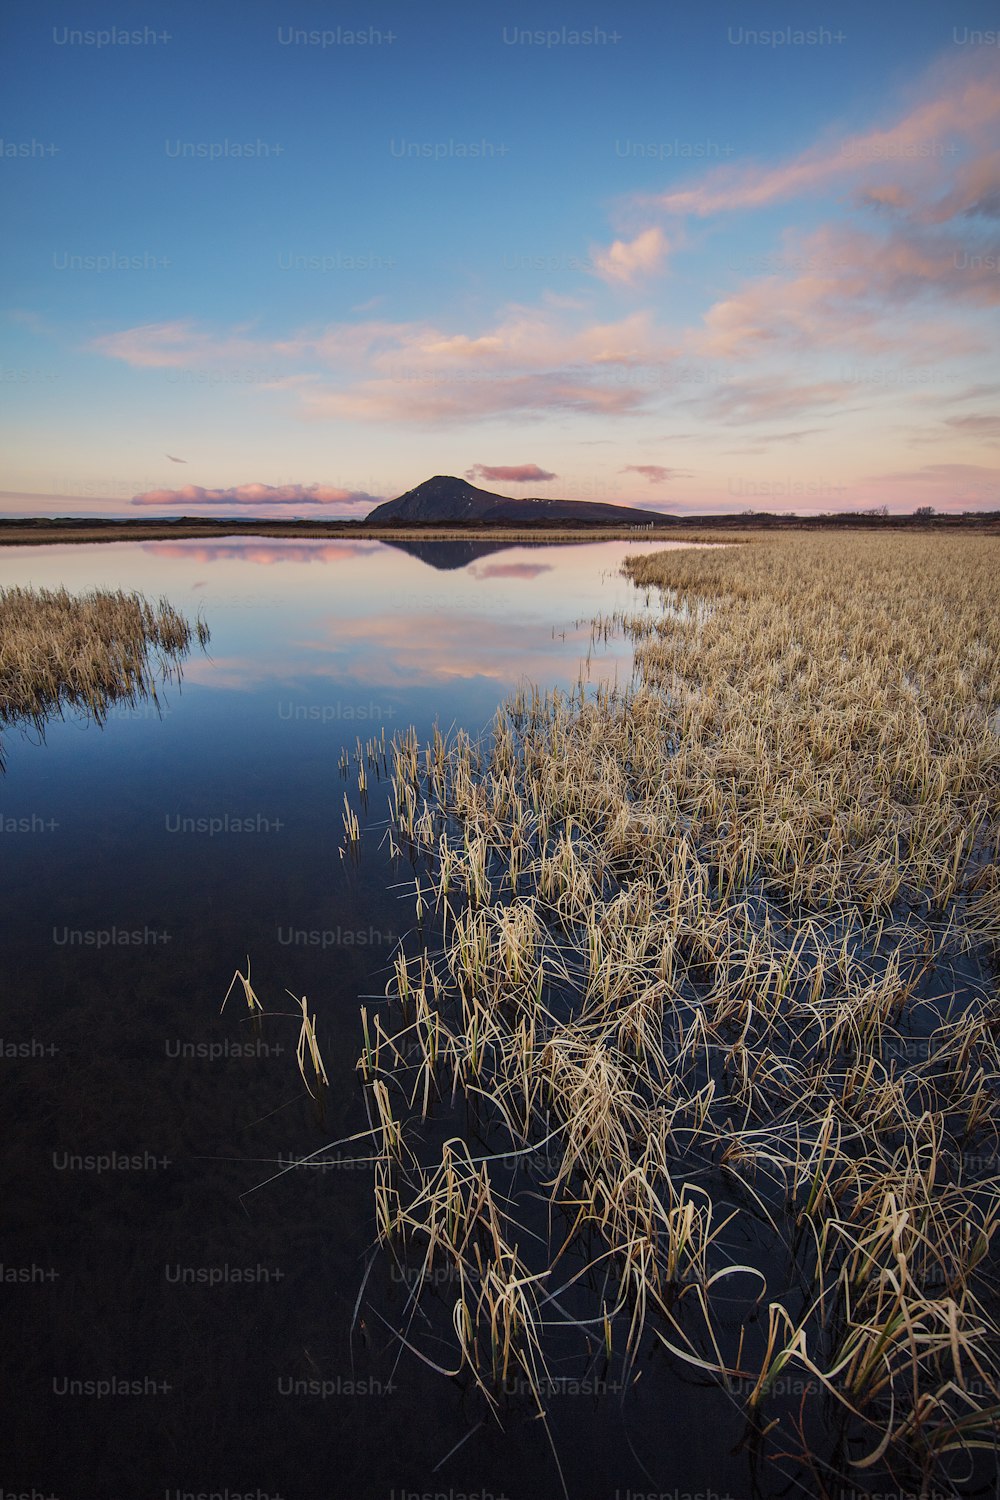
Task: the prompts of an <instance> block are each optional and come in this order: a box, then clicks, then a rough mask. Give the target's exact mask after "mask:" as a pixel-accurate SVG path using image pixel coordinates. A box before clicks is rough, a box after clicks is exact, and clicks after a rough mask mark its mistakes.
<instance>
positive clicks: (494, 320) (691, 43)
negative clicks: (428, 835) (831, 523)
mask: <svg viewBox="0 0 1000 1500" xmlns="http://www.w3.org/2000/svg"><path fill="white" fill-rule="evenodd" d="M998 25H1000V22H998V20H997V16H996V10H995V7H993V6H990V5H987V4H985V3H982V4H980V3H975V0H973V3H965V0H958V3H949V4H947V5H945V4H943V3H942V4H924V5H920V6H913V5H903V4H898V3H894V4H890V5H883V6H880V7H873V6H870V5H861V4H857V3H848V4H843V3H838V4H837V5H833V4H830V5H824V4H821V3H809V4H808V5H801V4H799V5H782V4H774V5H766V6H765V5H759V4H758V5H754V6H750V7H745V6H738V5H718V4H713V3H709V4H707V5H704V6H699V7H683V8H682V7H673V6H665V5H659V4H642V5H639V4H631V5H629V4H626V5H624V6H621V5H618V6H615V7H614V8H612V7H610V6H609V7H604V8H602V6H601V5H600V4H598V5H596V6H594V7H588V8H583V7H579V6H570V5H543V6H532V7H529V6H521V7H514V8H513V9H512V10H511V11H507V10H506V9H504V8H499V7H493V6H487V5H459V4H452V3H448V0H446V3H437V4H435V5H433V6H428V7H417V6H416V5H412V4H411V5H399V4H395V5H385V6H382V5H372V4H368V5H365V6H360V5H350V4H348V5H342V6H341V5H338V6H332V5H328V4H324V3H321V0H302V3H300V4H292V5H287V4H285V3H283V0H280V3H279V0H211V3H209V4H205V3H193V0H170V3H160V4H153V3H150V4H145V3H141V0H132V3H131V4H128V5H124V4H123V5H88V4H76V3H72V0H60V3H58V4H45V3H27V0H15V3H12V4H9V5H8V6H7V8H6V10H5V12H4V13H3V21H2V30H3V55H4V59H5V61H4V64H3V73H4V76H3V89H2V99H3V102H2V104H0V135H2V137H3V155H2V156H0V174H2V176H0V188H2V196H3V200H4V207H5V213H4V214H3V223H4V225H5V228H4V229H3V232H2V240H0V254H2V266H3V287H4V292H3V297H2V305H3V325H2V326H3V330H4V355H3V359H2V376H3V398H4V399H3V418H2V421H3V436H4V449H5V452H6V454H7V458H6V461H5V465H4V468H3V471H2V472H0V490H2V491H3V496H2V497H0V513H7V514H22V513H30V512H37V513H59V514H73V513H78V514H91V513H108V514H111V513H115V514H147V515H148V514H158V513H180V512H182V511H183V512H194V511H198V510H201V511H205V512H207V513H230V514H274V513H277V512H278V511H282V512H284V513H289V514H310V515H338V514H344V515H362V514H364V511H365V510H366V508H367V507H368V506H369V505H370V504H372V503H374V502H375V501H376V500H378V499H381V498H384V497H386V496H389V495H394V494H398V493H400V492H401V491H402V490H404V489H407V488H409V487H410V486H411V485H413V484H415V483H418V482H419V481H420V480H421V479H423V478H425V477H427V476H428V475H430V474H432V473H439V472H447V473H456V474H463V473H469V474H471V475H474V476H475V477H476V478H477V480H478V482H480V483H482V484H484V485H485V486H486V487H487V488H497V489H499V490H501V491H502V492H503V493H510V494H535V493H540V494H553V495H570V496H575V497H579V498H591V499H620V500H624V501H627V502H632V503H635V504H638V505H648V506H655V507H657V508H663V509H667V510H673V511H676V512H678V513H696V512H698V511H702V512H705V511H712V510H742V509H746V508H755V509H790V510H798V511H800V512H803V513H805V512H809V511H816V510H824V509H844V508H855V507H868V506H873V505H882V504H886V505H888V506H889V508H890V509H891V510H910V509H912V508H913V507H914V505H916V504H927V503H931V504H934V505H935V506H937V507H938V508H940V509H980V508H1000V485H998V482H997V481H998V476H1000V466H998V463H997V448H998V443H1000V418H998V417H997V415H996V413H997V400H996V395H997V376H996V363H995V352H994V351H995V349H996V347H997V329H996V314H997V306H998V303H1000V270H998V265H1000V234H998V218H1000V46H998V45H997V27H998ZM126 34H127V36H128V40H126ZM539 34H541V35H539ZM362 36H363V37H365V38H367V40H362V39H361V37H362ZM167 455H172V457H168V456H167ZM176 460H182V461H183V462H177V461H176Z"/></svg>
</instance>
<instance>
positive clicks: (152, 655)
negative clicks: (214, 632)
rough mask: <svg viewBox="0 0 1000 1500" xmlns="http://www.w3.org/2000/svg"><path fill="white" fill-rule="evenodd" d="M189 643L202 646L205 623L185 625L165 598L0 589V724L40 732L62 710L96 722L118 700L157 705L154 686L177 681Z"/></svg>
mask: <svg viewBox="0 0 1000 1500" xmlns="http://www.w3.org/2000/svg"><path fill="white" fill-rule="evenodd" d="M195 640H197V642H198V643H199V645H200V646H201V647H202V648H204V647H205V646H207V644H208V641H209V630H208V626H207V625H206V623H205V621H204V620H203V619H202V618H201V616H200V615H199V617H198V618H197V620H196V621H195V622H194V624H193V625H192V624H191V623H190V622H189V621H188V620H187V619H186V618H185V617H184V616H183V615H182V614H179V613H178V611H177V610H175V609H174V608H173V607H172V606H171V605H170V604H169V603H168V602H167V600H166V599H160V600H159V602H158V603H157V604H152V603H150V601H149V600H148V599H145V598H144V597H143V596H142V595H141V594H138V593H131V594H127V593H123V592H121V591H120V590H119V591H112V590H107V589H93V590H91V591H90V592H89V593H86V594H71V593H69V591H68V590H67V589H65V588H60V589H32V588H8V589H0V727H3V726H4V725H14V724H21V725H30V726H32V727H34V728H35V729H36V730H37V731H38V732H39V733H42V732H43V731H44V726H45V723H46V721H47V720H48V719H49V718H51V717H52V716H53V715H62V714H63V713H64V712H65V710H66V709H67V708H69V709H75V710H80V711H83V712H84V713H86V714H87V715H89V716H90V717H91V718H92V719H94V720H95V721H96V722H97V723H98V724H102V723H104V721H105V720H106V719H107V716H108V713H109V712H110V710H111V709H112V708H113V707H114V706H115V705H117V704H120V703H127V704H129V705H131V706H132V707H134V706H135V705H136V704H138V703H140V702H142V701H144V700H146V699H147V698H152V699H153V701H154V702H156V701H158V700H157V692H156V689H157V686H158V684H161V683H163V682H168V681H171V680H179V678H180V675H181V662H182V659H183V658H184V657H185V656H186V655H187V653H188V652H189V651H190V649H191V646H192V644H193V642H194V641H195Z"/></svg>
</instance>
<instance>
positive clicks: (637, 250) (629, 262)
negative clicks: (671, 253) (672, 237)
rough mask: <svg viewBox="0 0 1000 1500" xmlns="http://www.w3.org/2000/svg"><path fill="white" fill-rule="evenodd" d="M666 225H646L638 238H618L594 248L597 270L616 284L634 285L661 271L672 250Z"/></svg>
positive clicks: (593, 254) (597, 272)
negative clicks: (664, 231) (599, 247)
mask: <svg viewBox="0 0 1000 1500" xmlns="http://www.w3.org/2000/svg"><path fill="white" fill-rule="evenodd" d="M669 248H670V247H669V245H668V243H667V238H666V235H665V234H664V233H663V231H662V229H658V228H656V227H653V228H651V229H644V230H643V231H642V232H641V233H640V234H637V235H636V237H635V239H634V240H615V241H614V242H613V243H612V244H610V245H609V246H608V248H607V249H606V250H598V249H591V252H590V258H591V261H592V263H593V266H594V274H595V275H596V276H599V277H600V278H601V279H602V281H607V282H609V283H611V284H612V285H618V286H631V285H632V283H633V282H635V281H638V280H640V279H641V278H643V277H647V276H652V275H654V274H655V273H656V272H657V271H661V270H662V269H663V267H664V262H665V261H666V258H667V251H668V250H669Z"/></svg>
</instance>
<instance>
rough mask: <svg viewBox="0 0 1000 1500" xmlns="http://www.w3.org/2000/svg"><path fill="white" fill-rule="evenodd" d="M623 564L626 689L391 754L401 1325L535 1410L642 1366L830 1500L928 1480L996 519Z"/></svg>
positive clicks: (977, 1301)
mask: <svg viewBox="0 0 1000 1500" xmlns="http://www.w3.org/2000/svg"><path fill="white" fill-rule="evenodd" d="M627 571H628V572H629V574H630V576H631V577H632V578H633V580H634V581H635V583H636V584H637V585H638V587H639V589H640V590H645V591H646V592H647V595H648V598H649V601H650V603H651V604H653V605H655V606H656V607H655V608H653V609H652V610H650V611H645V610H641V609H640V608H639V604H640V603H641V595H640V596H638V597H637V609H636V613H635V614H634V615H632V616H628V617H619V618H617V619H615V620H611V621H608V620H604V621H598V622H595V634H597V635H603V634H604V633H606V632H607V631H608V630H609V629H614V630H621V631H624V632H626V633H627V634H628V635H630V636H631V637H632V638H633V640H634V645H635V655H636V669H637V677H636V680H635V681H634V682H633V684H632V685H631V686H630V687H629V688H628V689H626V690H622V691H618V692H613V691H609V690H604V689H602V690H600V691H599V692H598V693H597V694H596V695H584V694H583V693H582V692H579V693H575V694H573V695H570V696H564V695H559V694H544V693H539V692H537V691H535V692H522V693H520V694H518V695H516V696H515V697H513V698H512V699H511V700H510V701H509V702H508V703H506V704H505V705H504V706H503V708H502V709H501V711H500V712H499V714H498V716H497V719H496V722H495V725H494V731H493V733H492V735H491V736H490V737H489V739H488V741H486V742H484V743H483V745H481V746H477V745H474V744H471V743H470V742H469V740H468V738H467V737H466V736H465V735H463V734H461V733H459V734H458V735H457V736H456V737H454V738H452V739H451V740H449V741H446V740H444V739H443V738H441V737H440V736H435V739H434V741H433V743H431V744H429V745H426V746H421V745H420V744H418V741H417V738H416V735H415V734H414V733H413V732H412V731H411V732H410V733H408V734H406V735H401V736H397V739H396V741H395V744H394V746H393V747H392V749H391V751H390V756H391V759H390V762H389V769H390V770H391V774H392V797H393V819H392V824H391V831H390V837H391V838H392V839H393V842H394V846H395V847H396V848H397V850H398V852H399V855H400V858H401V860H402V859H409V860H410V861H412V866H413V877H414V880H413V884H414V921H415V924H416V925H415V928H414V932H413V934H411V937H410V939H409V940H408V941H407V943H406V944H405V945H404V949H403V950H402V951H401V952H400V954H399V955H398V957H397V959H396V963H395V969H394V973H393V976H392V978H391V980H390V982H389V984H388V986H387V998H386V1003H385V1005H384V1006H382V1005H375V1006H372V1005H368V1006H367V1007H366V1008H365V1010H364V1012H363V1015H362V1025H363V1033H364V1051H363V1055H362V1057H361V1059H360V1062H359V1068H360V1070H361V1073H362V1076H363V1079H364V1081H365V1085H366V1094H367V1099H368V1103H369V1110H370V1116H371V1124H372V1133H373V1139H374V1141H375V1143H376V1153H375V1154H376V1162H375V1174H374V1207H375V1214H376V1218H377V1223H378V1232H379V1237H380V1239H381V1241H382V1243H383V1245H384V1247H385V1248H386V1250H387V1252H388V1254H389V1255H391V1256H393V1257H395V1258H396V1259H397V1260H398V1261H399V1263H400V1265H402V1266H403V1267H405V1269H406V1274H407V1277H408V1278H409V1280H410V1285H411V1287H412V1292H411V1295H410V1297H409V1298H408V1299H407V1306H406V1310H405V1315H404V1318H403V1320H402V1322H401V1323H400V1324H399V1326H398V1328H397V1331H398V1333H399V1335H400V1337H401V1338H402V1339H403V1341H404V1342H405V1344H406V1345H407V1347H408V1348H410V1349H411V1350H413V1351H415V1352H416V1353H418V1354H419V1355H420V1356H421V1357H422V1358H424V1359H426V1360H427V1361H428V1362H429V1363H431V1364H433V1365H434V1367H435V1368H439V1369H442V1370H444V1369H448V1370H450V1371H451V1373H455V1374H462V1375H463V1376H464V1378H467V1379H468V1380H470V1381H472V1382H475V1383H477V1384H478V1386H479V1388H480V1390H481V1393H482V1396H483V1398H484V1399H485V1400H486V1401H487V1402H489V1403H491V1404H493V1405H496V1404H498V1403H502V1402H503V1400H504V1399H505V1397H504V1392H505V1391H506V1390H508V1389H509V1388H510V1382H511V1381H512V1380H513V1379H515V1378H516V1380H517V1381H518V1382H520V1384H519V1386H518V1388H519V1389H523V1390H527V1391H528V1392H530V1393H532V1399H533V1400H534V1401H535V1403H536V1404H537V1407H538V1409H539V1412H540V1413H544V1412H545V1410H546V1405H547V1402H546V1394H545V1393H546V1391H547V1390H549V1389H551V1386H550V1377H551V1370H552V1368H555V1369H556V1370H557V1371H559V1372H565V1370H566V1369H567V1368H572V1369H573V1370H574V1372H575V1373H577V1374H579V1373H581V1371H582V1370H584V1369H586V1370H587V1371H589V1372H590V1373H591V1374H600V1373H601V1372H604V1373H605V1374H606V1373H607V1372H608V1371H609V1370H617V1371H619V1372H620V1374H621V1376H622V1378H623V1379H624V1381H625V1383H626V1385H628V1384H629V1383H631V1382H632V1381H634V1380H635V1379H637V1378H638V1377H639V1375H640V1374H641V1367H642V1364H643V1363H644V1362H645V1361H646V1360H648V1358H649V1357H650V1352H651V1349H654V1348H658V1349H659V1351H660V1355H661V1357H664V1356H669V1358H670V1360H672V1361H675V1362H676V1366H677V1368H678V1370H679V1371H682V1372H683V1371H687V1374H688V1378H696V1379H703V1380H711V1381H714V1382H718V1383H720V1384H721V1385H722V1386H723V1387H724V1388H725V1389H726V1390H727V1391H728V1393H729V1395H730V1397H731V1399H732V1400H733V1401H734V1402H737V1403H739V1405H740V1406H741V1408H742V1409H743V1410H744V1411H745V1413H746V1418H747V1422H748V1433H749V1435H750V1437H751V1438H752V1440H753V1441H754V1442H755V1443H757V1444H758V1445H759V1446H760V1447H761V1449H762V1451H763V1452H765V1453H767V1454H768V1455H770V1456H771V1457H772V1458H775V1460H776V1461H780V1462H781V1463H782V1464H783V1465H784V1466H786V1467H796V1466H797V1468H798V1471H799V1472H801V1470H802V1469H803V1468H808V1469H810V1470H811V1475H810V1479H811V1482H812V1483H813V1484H814V1486H815V1491H814V1492H815V1493H818V1494H821V1495H828V1494H831V1495H832V1494H835V1493H838V1492H839V1491H840V1490H842V1487H843V1485H844V1483H849V1484H850V1485H852V1486H854V1487H855V1488H856V1489H858V1490H859V1491H861V1490H863V1488H864V1484H865V1479H866V1476H868V1477H869V1481H871V1480H872V1478H873V1477H874V1476H884V1475H886V1474H889V1475H891V1476H892V1477H893V1479H894V1480H895V1481H896V1482H897V1483H898V1484H903V1485H906V1486H908V1487H909V1488H913V1487H914V1485H915V1484H916V1482H917V1481H918V1480H919V1481H920V1483H922V1484H924V1485H927V1484H930V1483H933V1484H934V1485H935V1486H936V1488H937V1489H938V1490H940V1491H941V1492H942V1493H944V1492H947V1491H950V1490H952V1489H953V1488H954V1486H956V1485H961V1484H965V1483H967V1482H968V1475H969V1464H970V1463H971V1464H972V1465H973V1468H974V1467H975V1463H976V1461H977V1456H978V1459H979V1460H981V1461H982V1462H984V1463H985V1464H986V1466H987V1468H989V1467H990V1466H991V1465H992V1463H993V1454H994V1448H995V1442H996V1436H997V1430H998V1428H997V1419H998V1414H1000V1390H998V1385H997V1374H998V1367H1000V1323H998V1313H1000V1304H998V1299H997V1295H996V1283H995V1279H994V1278H995V1269H996V1265H995V1261H996V1258H995V1254H994V1236H995V1233H996V1228H997V1224H998V1220H1000V1198H998V1194H997V1186H998V1181H1000V1172H998V1143H1000V1130H998V1125H1000V1091H998V1083H1000V1052H998V1045H997V1027H998V1025H1000V1008H998V1004H997V995H996V983H995V976H996V965H997V960H998V955H1000V877H998V867H997V858H998V852H1000V851H998V845H1000V823H998V811H997V810H998V797H997V793H998V790H1000V737H998V733H1000V717H998V715H1000V583H998V579H1000V541H998V540H995V539H986V538H976V539H972V538H970V539H962V538H946V537H941V536H921V535H912V536H899V535H894V536H891V537H887V536H873V537H864V536H860V535H851V534H846V535H820V536H817V535H804V534H800V533H786V534H782V535H780V536H775V537H773V538H772V537H768V538H766V539H762V540H761V541H760V542H759V543H758V544H756V545H754V546H750V547H740V548H735V547H734V548H726V549H720V550H718V551H715V550H709V551H695V550H692V551H690V552H686V551H678V552H673V553H663V554H661V555H659V556H644V557H642V558H637V559H632V560H631V561H630V563H629V564H628V565H627ZM380 756H381V751H380V747H379V746H377V745H375V744H372V745H370V746H368V747H363V749H362V753H361V755H360V757H359V760H360V765H359V772H360V773H361V774H362V775H364V773H365V770H366V768H367V774H368V775H369V776H371V774H372V770H373V768H374V769H376V770H377V769H378V767H379V764H380ZM348 838H349V840H350V841H352V842H354V841H356V839H357V829H356V827H354V828H352V829H348ZM432 1286H433V1292H434V1295H433V1297H432V1296H431V1295H430V1288H431V1287H432ZM442 1288H444V1293H443V1302H444V1308H443V1310H442ZM363 1290H364V1289H363ZM422 1290H423V1291H424V1292H427V1293H428V1294H427V1295H421V1291H422ZM360 1300H361V1299H360V1298H359V1301H360ZM442 1341H444V1343H443V1342H442ZM449 1343H450V1345H451V1351H452V1352H451V1354H450V1356H449V1355H448V1354H446V1353H445V1352H443V1349H444V1347H445V1344H449ZM553 1361H555V1365H554V1366H553V1364H552V1362H553ZM566 1361H569V1363H566ZM626 1400H627V1397H626ZM955 1492H958V1491H957V1490H956V1491H955Z"/></svg>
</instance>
